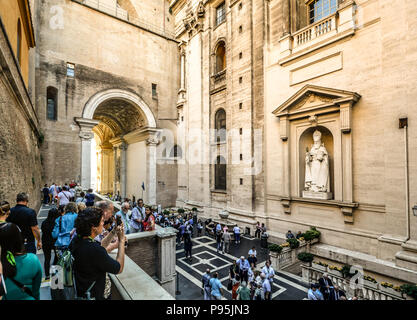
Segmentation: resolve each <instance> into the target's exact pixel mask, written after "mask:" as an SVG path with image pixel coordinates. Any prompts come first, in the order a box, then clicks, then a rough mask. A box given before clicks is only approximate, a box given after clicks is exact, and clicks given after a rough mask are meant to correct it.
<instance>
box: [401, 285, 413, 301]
mask: <svg viewBox="0 0 417 320" xmlns="http://www.w3.org/2000/svg"><path fill="white" fill-rule="evenodd" d="M400 290H401V292H402V294H403V296H404V298H406V299H407V300H417V285H415V284H408V283H407V284H403V285H402V286H401V287H400Z"/></svg>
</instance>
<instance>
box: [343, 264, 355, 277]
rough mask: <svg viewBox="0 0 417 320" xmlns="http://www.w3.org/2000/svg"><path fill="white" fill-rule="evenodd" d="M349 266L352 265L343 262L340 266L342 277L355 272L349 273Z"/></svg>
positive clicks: (349, 275)
mask: <svg viewBox="0 0 417 320" xmlns="http://www.w3.org/2000/svg"><path fill="white" fill-rule="evenodd" d="M350 268H352V266H351V265H350V264H345V265H344V266H343V267H342V271H341V272H342V274H343V277H345V278H347V277H351V276H353V275H355V273H356V272H354V273H351V272H350Z"/></svg>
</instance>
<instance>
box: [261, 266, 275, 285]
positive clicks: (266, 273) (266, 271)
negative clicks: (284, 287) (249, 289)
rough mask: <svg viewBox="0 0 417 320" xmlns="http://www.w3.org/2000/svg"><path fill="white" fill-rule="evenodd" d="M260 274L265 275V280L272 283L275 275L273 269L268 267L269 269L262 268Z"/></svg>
mask: <svg viewBox="0 0 417 320" xmlns="http://www.w3.org/2000/svg"><path fill="white" fill-rule="evenodd" d="M262 272H263V273H265V275H266V278H267V279H268V280H269V281H271V282H272V281H273V276H274V275H275V271H274V269H273V268H272V267H271V266H270V267H269V269H268V268H267V267H266V266H265V267H263V268H262ZM271 276H272V277H271Z"/></svg>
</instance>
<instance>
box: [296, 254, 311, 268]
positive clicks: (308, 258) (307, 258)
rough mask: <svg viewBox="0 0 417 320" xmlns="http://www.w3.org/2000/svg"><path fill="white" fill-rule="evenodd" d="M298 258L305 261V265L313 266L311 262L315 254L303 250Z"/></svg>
mask: <svg viewBox="0 0 417 320" xmlns="http://www.w3.org/2000/svg"><path fill="white" fill-rule="evenodd" d="M297 258H298V260H300V261H301V262H303V264H304V265H307V266H309V267H311V262H312V261H313V260H314V256H313V255H312V254H311V253H308V252H301V253H299V254H298V255H297Z"/></svg>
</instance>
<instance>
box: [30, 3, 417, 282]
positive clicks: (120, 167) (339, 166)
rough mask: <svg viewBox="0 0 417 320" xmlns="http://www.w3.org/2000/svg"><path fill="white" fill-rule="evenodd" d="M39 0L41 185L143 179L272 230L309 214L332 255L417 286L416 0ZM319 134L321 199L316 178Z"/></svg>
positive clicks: (212, 212)
mask: <svg viewBox="0 0 417 320" xmlns="http://www.w3.org/2000/svg"><path fill="white" fill-rule="evenodd" d="M37 3H38V4H39V5H38V6H37V7H36V8H35V12H36V14H35V19H34V21H35V23H34V24H35V26H36V27H35V29H36V35H37V39H38V43H37V49H36V50H37V55H36V64H35V65H36V83H37V86H36V91H35V93H36V94H35V96H36V112H37V114H38V117H39V121H40V124H41V127H42V128H43V130H44V132H45V142H44V144H43V145H42V155H43V162H44V175H45V179H46V181H48V182H52V181H51V180H56V182H58V183H63V182H64V181H68V180H71V179H75V180H78V181H80V182H81V184H82V185H84V186H94V187H95V188H96V189H98V190H99V191H100V192H102V193H106V192H119V193H120V194H121V195H123V196H128V197H131V196H133V195H134V196H136V198H138V197H141V196H142V189H141V185H142V183H143V184H144V186H145V191H144V194H143V196H144V198H145V202H147V203H149V204H161V205H162V206H163V207H165V206H172V205H177V206H180V207H183V206H184V207H189V208H191V207H197V208H199V209H201V210H202V211H204V213H203V215H204V216H206V217H211V218H217V217H218V213H219V212H220V211H221V210H227V211H229V220H231V221H233V222H236V223H237V224H238V225H239V226H242V227H243V229H244V230H243V232H245V231H248V232H250V233H251V234H253V233H254V226H255V224H256V222H257V221H260V222H263V223H265V224H266V226H267V228H268V232H269V235H270V240H273V241H276V242H279V241H281V240H282V239H283V238H284V234H285V232H286V231H287V230H289V229H290V230H292V231H298V230H300V231H305V230H306V229H308V228H309V226H311V225H314V226H316V227H317V228H318V229H319V230H320V231H321V232H322V239H321V242H322V243H321V244H319V245H315V248H316V249H314V250H315V253H316V255H317V256H319V257H321V258H322V259H328V260H330V261H335V262H339V263H350V264H355V263H356V264H360V265H361V266H363V267H364V269H365V270H367V271H368V272H371V273H373V274H375V275H378V276H380V277H382V276H383V275H384V276H385V277H388V278H390V279H397V280H398V281H409V282H417V267H416V265H417V264H416V263H415V261H417V260H416V256H417V229H416V223H415V219H416V217H415V215H413V209H412V207H413V206H414V205H415V203H416V202H417V193H416V192H417V191H416V190H415V189H414V188H413V185H414V180H415V179H417V176H416V174H415V170H414V169H415V166H416V157H417V154H416V153H415V150H416V148H415V146H414V144H415V141H417V140H416V138H417V137H416V134H417V131H416V130H414V127H413V123H414V121H413V119H414V118H415V115H414V113H413V110H414V109H413V108H414V106H413V99H415V97H416V96H417V92H416V89H415V88H414V87H415V86H414V85H413V84H414V80H415V74H417V73H416V72H415V71H416V70H415V68H416V65H417V64H416V61H415V60H416V56H415V54H414V52H415V51H416V48H415V47H416V46H417V39H416V36H415V34H414V33H412V32H410V26H411V27H412V26H413V25H414V24H415V19H414V17H415V14H416V12H417V4H414V2H410V1H400V0H396V1H390V2H389V5H388V4H387V2H386V1H383V0H356V1H353V0H344V1H338V0H206V1H197V0H172V1H164V0H158V1H150V0H149V1H136V0H118V1H116V0H100V1H97V0H94V1H93V0H48V1H39V2H37ZM393 8H395V9H393ZM315 131H320V133H321V139H322V140H321V142H322V143H323V146H324V147H325V148H326V152H327V153H328V161H329V162H328V168H329V169H328V170H329V190H328V191H329V192H327V194H326V195H325V196H323V194H314V193H310V194H309V193H306V190H305V189H306V179H305V177H306V171H305V170H306V169H305V168H306V167H305V166H306V151H308V150H311V149H310V148H311V145H312V144H313V133H314V132H315ZM94 145H96V146H97V147H96V148H95V149H93V146H94ZM92 159H95V161H96V162H92ZM96 169H97V171H95V170H96ZM246 229H247V230H246Z"/></svg>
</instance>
